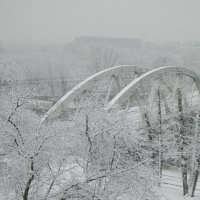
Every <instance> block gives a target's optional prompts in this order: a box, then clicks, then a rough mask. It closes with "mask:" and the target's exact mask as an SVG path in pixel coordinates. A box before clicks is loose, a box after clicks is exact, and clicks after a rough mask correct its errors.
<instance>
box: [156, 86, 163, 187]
mask: <svg viewBox="0 0 200 200" xmlns="http://www.w3.org/2000/svg"><path fill="white" fill-rule="evenodd" d="M157 95H158V124H159V130H158V142H159V150H158V152H159V158H158V162H159V163H158V164H159V169H158V170H159V183H158V185H159V186H160V185H161V178H162V165H163V158H162V157H163V155H162V110H161V96H160V88H159V86H158V91H157Z"/></svg>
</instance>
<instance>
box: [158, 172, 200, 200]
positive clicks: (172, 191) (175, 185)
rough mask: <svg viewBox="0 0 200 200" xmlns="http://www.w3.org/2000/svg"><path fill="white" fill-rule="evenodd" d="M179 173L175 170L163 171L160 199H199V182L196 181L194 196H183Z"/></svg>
mask: <svg viewBox="0 0 200 200" xmlns="http://www.w3.org/2000/svg"><path fill="white" fill-rule="evenodd" d="M181 181H182V180H181V173H180V172H177V171H163V178H162V185H161V189H160V192H161V195H162V197H161V200H185V199H187V200H189V199H191V200H200V183H199V182H198V184H197V188H196V191H195V197H190V195H188V196H185V197H183V191H182V182H181Z"/></svg>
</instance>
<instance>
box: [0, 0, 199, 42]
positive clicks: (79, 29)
mask: <svg viewBox="0 0 200 200" xmlns="http://www.w3.org/2000/svg"><path fill="white" fill-rule="evenodd" d="M81 35H90V36H91V35H92V36H108V37H141V38H142V39H144V40H151V41H159V42H160V41H175V40H178V41H183V40H185V41H188V40H190V41H191V40H199V41H200V0H0V41H2V42H17V43H66V42H68V41H70V40H73V39H74V38H75V37H77V36H81Z"/></svg>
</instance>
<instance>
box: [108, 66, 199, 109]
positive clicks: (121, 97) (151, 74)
mask: <svg viewBox="0 0 200 200" xmlns="http://www.w3.org/2000/svg"><path fill="white" fill-rule="evenodd" d="M169 73H175V74H182V75H185V76H188V77H190V78H192V79H193V82H194V83H195V85H196V87H197V90H198V92H199V94H200V76H199V75H198V74H197V73H195V72H194V71H192V70H190V69H186V68H183V67H173V66H165V67H160V68H156V69H153V70H151V71H148V72H146V73H144V74H143V75H141V76H140V77H138V78H136V79H135V80H133V81H132V82H131V83H129V84H128V85H127V86H126V87H125V88H123V89H122V90H121V91H120V92H119V93H118V94H117V95H116V96H115V97H114V98H113V99H112V100H111V101H110V102H109V103H108V104H107V106H106V110H109V109H111V108H112V107H113V106H114V105H115V104H122V103H124V102H125V101H127V100H128V98H130V97H131V96H132V94H133V93H134V91H135V90H136V89H137V88H138V87H140V86H142V85H144V84H146V83H148V81H149V79H151V78H157V77H160V76H164V75H167V74H169Z"/></svg>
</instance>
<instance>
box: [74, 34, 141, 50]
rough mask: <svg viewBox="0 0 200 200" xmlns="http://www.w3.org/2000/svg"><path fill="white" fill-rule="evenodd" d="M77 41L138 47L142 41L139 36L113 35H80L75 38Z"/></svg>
mask: <svg viewBox="0 0 200 200" xmlns="http://www.w3.org/2000/svg"><path fill="white" fill-rule="evenodd" d="M76 42H77V43H85V44H90V45H111V46H122V47H123V46H126V47H127V46H130V47H135V48H139V47H141V45H142V41H141V39H139V38H117V37H116V38H114V37H96V36H81V37H77V38H76Z"/></svg>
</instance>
